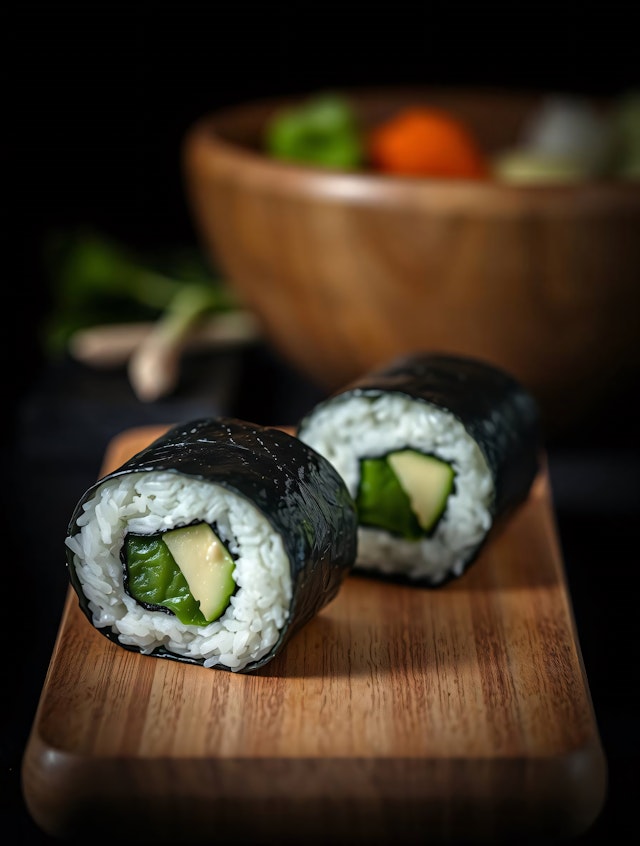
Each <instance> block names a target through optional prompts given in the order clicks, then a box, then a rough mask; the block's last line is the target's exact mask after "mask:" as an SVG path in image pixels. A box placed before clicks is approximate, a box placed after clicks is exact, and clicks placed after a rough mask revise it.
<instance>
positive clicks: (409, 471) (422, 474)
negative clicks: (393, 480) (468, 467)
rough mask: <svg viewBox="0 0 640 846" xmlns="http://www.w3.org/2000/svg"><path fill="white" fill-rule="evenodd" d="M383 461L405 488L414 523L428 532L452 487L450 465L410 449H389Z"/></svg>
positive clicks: (439, 514)
mask: <svg viewBox="0 0 640 846" xmlns="http://www.w3.org/2000/svg"><path fill="white" fill-rule="evenodd" d="M387 461H388V462H389V464H390V466H391V469H392V470H393V472H394V473H395V474H396V477H397V478H398V481H399V482H400V485H401V486H402V488H403V490H404V491H406V494H407V496H408V497H409V500H410V502H411V509H412V511H413V513H414V514H415V515H416V517H417V519H418V523H420V526H421V527H422V529H423V530H424V531H425V532H430V531H431V530H432V529H433V528H434V527H435V524H436V523H437V522H438V520H439V519H440V517H442V514H443V513H444V510H445V508H446V507H447V499H448V498H449V495H450V494H451V492H452V491H453V480H454V477H455V473H454V472H453V467H452V466H451V465H450V464H448V463H447V462H446V461H441V460H440V459H439V458H436V457H435V456H433V455H424V454H423V453H421V452H415V451H414V450H412V449H406V450H402V451H401V452H393V453H390V454H389V455H388V456H387Z"/></svg>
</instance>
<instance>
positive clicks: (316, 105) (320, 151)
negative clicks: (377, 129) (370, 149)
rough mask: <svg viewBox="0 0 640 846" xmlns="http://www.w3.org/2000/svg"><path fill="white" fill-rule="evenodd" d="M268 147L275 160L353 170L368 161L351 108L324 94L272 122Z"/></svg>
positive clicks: (276, 117) (279, 114)
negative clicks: (364, 160) (365, 158)
mask: <svg viewBox="0 0 640 846" xmlns="http://www.w3.org/2000/svg"><path fill="white" fill-rule="evenodd" d="M265 144H266V146H267V149H268V150H269V152H270V154H271V155H272V156H273V157H274V158H278V159H283V160H286V161H294V162H303V163H306V164H313V165H318V166H324V167H335V168H344V169H351V168H357V167H359V166H360V165H361V164H362V162H363V159H364V146H363V143H362V139H361V137H360V130H359V128H358V126H357V122H356V120H355V116H354V113H353V111H352V109H351V106H350V105H349V103H348V102H347V100H345V99H344V98H342V97H339V96H337V95H333V94H330V93H328V94H321V95H318V96H317V97H313V98H311V99H309V100H307V101H305V102H303V103H301V104H299V105H297V106H292V107H291V108H287V109H282V110H281V111H278V113H277V114H276V115H274V116H273V118H272V119H271V121H270V123H269V125H268V127H267V132H266V137H265Z"/></svg>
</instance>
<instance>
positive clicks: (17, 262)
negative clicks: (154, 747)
mask: <svg viewBox="0 0 640 846" xmlns="http://www.w3.org/2000/svg"><path fill="white" fill-rule="evenodd" d="M205 9H206V11H204V10H205ZM631 9H632V6H631V5H627V4H623V3H607V4H598V6H597V7H596V10H586V9H585V7H584V6H583V4H580V3H561V2H557V3H538V4H534V3H531V2H526V3H518V4H491V3H489V4H487V3H480V2H478V3H453V2H452V3H449V4H439V3H438V4H436V3H420V2H417V3H413V4H404V3H395V2H392V3H385V4H382V3H380V4H377V3H376V4H374V3H369V4H354V3H335V4H334V3H322V4H296V5H294V4H268V3H256V4H251V3H235V4H231V3H219V2H218V3H215V2H213V3H210V4H200V5H198V4H189V3H180V4H178V3H174V4H166V3H165V4H163V3H143V4H135V3H131V4H118V3H110V4H100V3H91V4H89V3H85V4H71V3H57V4H56V3H47V4H44V3H43V4H29V3H20V4H6V5H5V8H4V11H3V12H2V18H3V20H2V28H3V36H4V37H3V42H4V44H3V49H2V63H3V83H4V85H3V98H2V101H1V106H0V109H1V111H2V117H3V121H2V127H3V128H2V129H1V130H0V140H1V143H2V164H3V178H2V182H3V184H4V186H5V187H4V189H3V190H2V196H3V199H4V202H3V207H2V234H3V242H4V247H3V258H4V270H5V277H4V279H3V280H2V288H3V291H4V294H5V296H4V309H3V313H4V315H5V326H4V331H3V333H2V334H3V375H4V379H3V387H4V391H5V396H7V395H8V402H7V400H5V403H6V404H5V408H8V412H5V413H4V414H3V415H2V419H3V435H2V446H3V465H5V464H6V465H7V466H12V467H14V469H15V472H16V475H17V476H20V474H21V467H20V466H15V465H16V461H15V456H16V455H17V456H21V455H22V452H21V450H24V444H22V443H21V442H20V435H21V434H22V433H21V431H20V429H21V426H22V420H23V416H22V409H24V407H25V404H26V405H27V407H29V408H31V407H32V405H33V404H34V403H35V404H36V406H37V404H38V401H40V402H41V403H43V402H44V401H45V400H44V399H42V395H43V393H44V394H45V395H46V392H47V390H49V391H53V393H54V394H55V391H56V387H55V385H54V387H53V388H51V386H49V387H48V388H45V389H44V390H43V388H42V387H41V379H42V377H43V373H46V372H47V362H46V360H45V358H44V355H43V353H42V349H41V345H40V337H39V332H40V325H41V322H42V319H43V318H44V317H45V316H46V314H47V310H48V308H49V307H50V301H51V290H50V280H49V279H48V277H47V274H46V272H45V268H44V265H43V256H42V247H43V240H44V238H45V237H46V236H47V234H48V233H50V232H51V231H52V230H54V229H56V228H60V227H62V228H68V227H74V226H77V225H78V224H90V225H92V226H94V227H95V228H97V229H99V230H101V231H103V232H105V233H109V234H112V235H113V236H114V237H116V238H117V239H118V240H120V241H122V242H123V243H125V244H129V245H131V246H133V247H136V248H147V247H153V246H155V245H158V244H166V243H171V244H177V245H179V244H183V243H184V244H193V243H195V235H194V231H193V228H192V223H191V220H190V217H189V214H188V211H187V209H186V206H185V202H184V197H183V191H182V182H181V171H180V146H181V140H182V138H183V136H184V133H185V131H186V130H187V128H188V127H189V126H190V125H191V123H192V122H193V121H195V120H196V119H197V118H198V117H199V116H201V115H202V114H204V113H205V112H207V111H210V110H212V109H215V108H218V107H221V106H224V105H231V104H235V103H238V102H242V101H245V100H250V99H255V98H259V97H269V96H275V95H281V94H297V93H305V92H312V91H316V90H320V89H324V90H326V89H329V88H332V87H340V86H349V87H354V86H366V85H392V84H396V83H397V84H401V83H409V84H427V85H431V84H434V85H454V86H455V85H480V86H493V87H506V88H516V89H517V88H520V89H533V90H553V91H563V92H567V93H577V94H579V93H585V94H594V95H604V96H607V95H615V94H617V93H619V92H621V91H624V90H626V89H628V88H630V87H632V86H634V87H635V86H638V84H639V83H640V78H639V76H638V55H639V52H640V51H639V50H638V43H637V40H636V38H637V24H636V21H635V20H634V18H633V16H632V12H631ZM639 237H640V233H639ZM639 282H640V280H639ZM281 364H282V363H280V362H274V361H272V360H271V359H270V357H269V352H268V351H263V356H262V358H261V359H260V361H259V362H255V361H254V362H253V365H254V366H258V367H259V368H262V370H261V372H262V373H263V374H265V373H266V374H267V375H269V374H273V373H276V372H277V373H278V375H279V376H280V375H281V371H280V370H278V368H279V367H280V366H281ZM270 368H271V369H270ZM286 375H287V378H288V380H289V381H286V380H285V382H284V383H283V382H282V381H281V380H280V381H279V384H280V385H282V384H285V385H290V386H292V387H293V388H299V389H300V390H301V391H304V390H305V389H306V388H307V386H306V385H304V384H302V383H300V382H299V381H297V377H296V375H295V374H289V373H287V374H286ZM85 387H87V386H85ZM87 390H91V387H87ZM281 390H282V389H281ZM56 396H57V397H58V400H59V399H60V396H59V395H56ZM34 397H35V399H34ZM279 400H282V402H281V403H280V404H279ZM301 401H302V400H301ZM54 406H55V403H54ZM632 409H633V407H632V405H631V404H630V402H629V398H628V396H626V395H625V396H624V397H622V398H621V402H620V406H619V407H616V408H615V409H613V410H612V411H611V412H607V414H604V413H603V415H602V417H600V418H598V420H596V421H593V420H589V421H585V425H584V427H581V428H579V429H576V431H575V432H571V433H568V435H567V437H566V441H562V442H560V443H558V444H557V445H556V444H555V443H552V444H550V449H551V450H552V457H553V459H554V461H553V464H552V472H553V481H554V484H555V493H556V497H557V501H558V508H559V526H560V533H561V539H562V543H563V547H564V551H565V559H566V564H567V571H568V576H569V580H570V586H571V591H572V597H573V601H574V605H575V612H576V619H577V624H578V630H579V634H580V639H581V644H582V648H583V652H584V656H585V664H586V668H587V672H588V675H589V680H590V684H591V689H592V693H593V696H594V704H595V707H596V714H597V717H598V720H599V723H600V728H601V732H602V735H603V742H604V744H605V749H606V752H607V755H608V758H609V764H610V779H611V781H610V797H609V801H608V804H607V807H606V809H605V813H604V814H603V816H602V819H601V820H599V821H598V823H597V825H596V826H595V827H594V830H593V831H592V832H589V833H588V834H587V835H585V837H583V838H581V842H584V843H596V842H597V843H601V842H605V840H606V841H607V842H610V840H609V839H610V838H611V837H614V838H617V842H622V841H623V840H624V838H625V837H626V834H627V833H628V831H629V829H630V826H631V819H632V812H631V808H632V806H633V802H634V798H635V797H634V793H633V784H634V783H635V784H636V785H637V783H638V778H637V762H638V730H637V726H636V724H635V723H636V718H637V713H638V698H637V694H634V695H633V696H632V687H633V683H634V681H635V683H636V684H637V667H638V655H637V648H636V646H635V644H636V641H637V637H636V631H635V625H634V617H635V595H634V593H633V591H632V590H630V589H629V587H628V585H629V584H632V583H633V574H634V570H635V569H636V568H637V566H638V561H637V552H636V550H637V542H636V539H635V525H636V519H637V511H636V506H637V498H636V499H635V501H632V500H633V499H634V498H635V497H637V490H638V488H637V477H636V473H635V471H636V469H637V464H634V463H633V461H631V462H630V461H629V456H630V455H631V453H632V452H635V438H636V432H637V423H638V416H637V413H635V414H634V413H633V410H632ZM241 410H242V411H247V413H253V412H254V411H255V413H256V414H258V413H261V414H263V415H264V416H265V419H264V420H261V421H260V422H271V421H272V420H273V419H283V420H284V419H289V418H288V417H287V416H286V415H287V414H289V413H290V412H291V409H290V408H288V407H286V404H285V402H284V400H283V399H282V393H281V394H280V395H278V394H275V395H272V397H271V406H270V407H269V408H268V409H267V408H262V409H261V411H260V412H258V411H257V409H256V408H255V406H254V407H252V408H251V409H247V408H242V409H241ZM158 413H159V414H160V415H161V414H162V413H163V409H160V410H159V412H158ZM58 414H59V415H60V414H61V412H60V411H59V409H58ZM612 415H613V419H614V421H620V420H622V423H623V425H622V426H621V431H618V424H617V423H616V425H615V426H612V425H611V423H612ZM603 421H604V422H603ZM56 422H57V425H58V427H59V428H58V431H59V435H58V441H59V442H58V449H59V452H60V454H61V455H64V453H65V450H67V451H68V452H71V451H72V450H71V443H70V441H68V440H66V439H67V438H70V437H71V435H70V434H69V433H68V432H65V429H64V426H63V425H62V424H61V423H60V419H58V418H56V417H55V414H53V413H52V427H53V431H54V434H55V432H56V429H55V426H54V425H53V424H54V423H56ZM63 422H64V421H63ZM94 422H95V421H94ZM135 422H137V421H135ZM605 426H608V427H609V428H605ZM103 431H105V430H103ZM604 433H606V434H604ZM603 438H604V439H606V440H607V442H608V443H609V444H611V443H612V442H613V443H616V444H618V445H619V446H620V448H621V449H620V451H619V452H618V453H616V454H615V455H613V459H612V460H610V459H611V456H612V453H611V452H610V451H609V452H607V453H606V456H605V458H604V459H602V456H601V453H600V452H599V451H598V450H597V449H596V451H595V452H594V451H593V449H592V447H593V445H594V444H596V445H597V447H598V448H599V447H601V446H602V441H603ZM567 443H569V448H568V449H567V448H566V447H567ZM16 445H17V446H16ZM556 447H557V449H556ZM580 449H583V451H584V452H583V453H580V454H578V451H579V450H580ZM582 455H584V456H587V457H588V458H590V459H593V460H591V461H590V462H589V461H588V460H587V461H586V463H584V462H583V463H582V464H580V463H579V461H578V458H579V457H580V456H582ZM594 456H595V458H594ZM101 458H102V454H101V451H100V450H98V451H96V452H95V459H94V460H95V466H93V465H91V464H90V463H89V464H88V465H84V466H83V468H82V473H85V474H86V476H87V478H84V477H83V476H82V474H80V473H79V474H78V475H77V476H76V477H72V478H71V479H70V480H68V481H69V484H70V485H75V486H76V487H75V494H77V495H79V494H80V493H81V489H83V487H84V482H85V481H86V482H87V484H88V483H89V482H91V481H92V480H93V475H92V474H94V473H95V471H96V470H97V466H98V464H99V462H100V460H101ZM38 462H40V465H39V464H38ZM32 463H33V467H34V468H35V470H34V469H31V470H30V472H35V474H36V487H38V489H39V490H40V491H42V492H44V493H45V495H46V494H48V495H50V496H53V497H56V496H57V491H56V490H53V491H47V490H46V484H45V482H46V479H47V478H48V477H47V476H46V474H44V471H43V478H41V479H40V484H38V483H37V482H38V476H37V473H38V467H40V468H41V467H42V459H41V457H39V456H38V455H37V454H36V455H35V458H34V459H33V462H32ZM585 468H586V469H585ZM594 468H596V472H595V478H594ZM567 470H569V471H571V472H565V471H567ZM573 471H576V472H573ZM581 473H582V475H581ZM52 478H53V474H52ZM600 489H605V490H607V494H608V495H607V496H603V497H602V498H601V499H600V500H599V499H598V490H600ZM589 493H591V494H594V495H593V496H589V495H588V494H589ZM69 495H70V496H71V493H69ZM11 498H12V497H11V493H10V487H9V490H8V489H7V485H5V487H4V491H3V513H4V514H5V515H9V523H10V524H11V514H12V511H11V506H12V505H13V506H14V507H15V503H12V502H11V501H10V500H11ZM5 500H7V501H5ZM74 501H75V500H74ZM17 525H18V526H20V525H21V524H20V523H18V524H17ZM11 528H12V526H11V525H10V526H9V529H10V530H11ZM14 534H16V533H15V532H14ZM61 536H62V535H61V534H60V536H58V535H57V534H55V530H54V531H50V532H49V533H48V534H47V533H46V531H45V529H43V530H42V534H41V536H38V533H37V532H35V533H34V537H31V538H29V542H30V543H31V544H33V543H35V544H36V545H37V544H40V545H41V552H42V551H43V550H44V551H45V552H46V553H47V556H48V547H49V545H50V546H51V549H52V550H55V549H57V545H58V542H59V541H60V537H61ZM14 540H15V538H14ZM18 540H21V539H18ZM60 542H61V541H60ZM18 546H19V545H18V544H17V543H16V544H15V547H16V548H17V547H18ZM7 548H10V549H13V548H14V545H13V544H12V545H9V544H7V546H6V547H5V552H6V549H7ZM14 554H15V555H17V557H16V558H15V560H9V561H5V566H7V567H9V568H10V570H11V572H14V573H15V572H17V573H18V577H17V584H18V586H19V588H22V589H23V590H24V586H25V585H29V586H30V589H34V585H35V589H36V590H40V591H45V590H52V600H51V602H52V606H53V613H52V614H51V615H50V618H48V619H47V620H46V622H44V621H41V622H40V623H38V621H37V620H35V621H34V620H33V619H31V620H30V624H32V625H35V629H34V631H35V633H36V634H35V635H33V636H32V639H31V641H29V645H30V650H31V651H30V653H29V658H28V660H26V661H25V660H23V658H22V657H20V658H19V660H16V653H15V651H14V652H13V653H12V655H13V658H14V664H15V666H16V669H15V672H16V675H15V676H11V674H9V678H10V682H9V684H8V685H5V693H4V694H3V697H2V698H3V700H4V701H3V707H4V706H8V710H7V714H6V716H5V726H6V727H7V728H8V730H7V731H6V732H5V733H4V735H3V747H2V751H3V763H2V779H3V780H4V779H7V787H6V788H5V789H2V807H3V811H2V822H4V821H5V819H6V820H7V822H12V823H13V824H14V825H16V826H17V831H18V832H19V834H18V839H17V840H16V841H15V842H19V843H47V842H52V841H51V839H50V838H46V837H45V836H44V835H42V834H41V833H40V832H38V830H37V829H36V827H35V826H34V825H33V824H32V823H31V821H30V819H29V818H28V816H27V814H26V812H25V810H24V808H23V806H22V802H21V797H20V789H19V766H20V758H21V754H22V749H23V747H24V743H25V742H26V736H27V732H28V730H29V727H30V725H31V721H32V718H33V713H34V709H35V707H36V704H37V698H38V695H39V691H40V689H41V686H42V682H43V680H44V674H45V672H46V667H47V662H48V659H49V656H50V654H51V648H52V646H53V640H54V638H55V633H56V629H57V622H58V621H59V615H60V611H61V603H62V598H63V593H62V586H61V578H60V575H59V574H58V575H52V574H48V575H46V574H42V573H36V574H35V576H34V575H33V574H32V575H31V576H30V577H26V576H23V575H22V574H21V570H20V568H21V567H26V566H28V557H27V556H25V555H24V554H23V553H22V552H20V553H14ZM40 557H41V558H42V557H43V556H42V555H41V556H40ZM45 557H46V556H45ZM52 558H54V559H55V553H52ZM586 561H588V562H589V564H588V566H587V565H586V564H585V562H586ZM54 566H55V565H54ZM56 572H57V571H56ZM10 604H11V606H12V608H11V609H9V611H11V610H13V611H14V612H15V611H16V607H17V608H19V609H20V611H19V613H17V614H16V615H15V620H18V621H19V624H22V625H23V624H24V617H25V616H29V615H28V614H27V613H26V612H25V602H24V597H23V598H22V599H20V600H15V599H12V601H11V603H10ZM36 607H37V606H36ZM5 610H6V609H5ZM11 620H12V616H11V614H10V616H9V625H10V626H11V625H12V623H11ZM10 657H11V656H10ZM621 674H622V675H621ZM634 677H635V679H634ZM6 691H8V695H7V692H6ZM5 759H6V763H5ZM613 842H615V840H614V841H613Z"/></svg>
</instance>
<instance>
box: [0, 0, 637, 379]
mask: <svg viewBox="0 0 640 846" xmlns="http://www.w3.org/2000/svg"><path fill="white" fill-rule="evenodd" d="M7 5H8V6H9V8H8V10H7ZM631 8H632V5H631V4H630V5H629V6H628V7H627V5H626V4H622V3H607V4H598V7H597V8H596V10H595V11H594V10H587V9H586V4H582V3H573V2H572V3H563V2H555V3H547V2H539V3H533V2H530V0H527V1H526V2H520V3H511V4H503V3H481V2H458V3H455V2H450V3H446V4H443V3H435V2H420V1H419V0H418V2H414V3H402V2H385V3H374V2H371V3H348V2H342V3H329V2H324V3H307V4H305V3H296V4H293V3H274V4H270V3H266V2H263V3H246V2H236V3H230V2H229V3H227V2H210V3H206V4H205V3H202V4H192V3H188V2H184V3H161V2H156V3H115V2H112V3H108V4H104V3H69V2H62V3H55V2H50V3H40V4H30V3H28V2H25V3H14V4H5V11H4V12H3V20H4V25H3V29H4V39H3V41H4V46H3V50H2V54H3V59H2V61H3V64H4V68H5V70H4V75H3V76H4V96H3V105H2V112H3V118H4V119H3V125H4V128H3V130H2V132H1V134H0V137H1V140H2V147H3V156H2V160H3V170H4V174H3V175H4V180H5V185H7V184H8V186H9V190H8V192H3V193H4V197H5V208H4V210H3V216H4V218H5V225H4V226H3V227H2V229H3V236H4V238H5V240H6V246H5V250H4V259H5V268H6V269H7V276H6V278H5V280H4V288H5V290H6V291H7V292H8V293H10V295H11V301H12V306H11V308H12V314H13V315H14V316H15V317H16V318H17V319H15V320H12V321H11V325H12V331H11V333H10V336H15V337H14V345H15V344H16V343H17V345H18V347H19V349H20V350H21V352H22V361H23V368H22V370H21V378H20V379H19V380H15V381H16V383H17V384H16V388H15V390H16V391H18V392H20V391H22V390H23V389H25V388H26V387H27V386H28V384H29V381H30V378H31V376H32V375H33V373H34V372H35V371H36V369H37V367H38V366H39V346H38V342H37V340H36V332H35V329H36V326H37V324H38V321H39V320H40V319H41V317H42V314H43V313H44V312H45V311H46V309H47V307H48V295H49V291H48V283H47V280H46V278H45V276H44V273H43V268H42V259H41V252H40V251H41V246H42V237H43V235H44V234H45V233H46V232H47V231H49V230H50V229H51V228H53V227H57V226H72V225H76V224H78V223H89V224H91V225H94V226H95V227H96V228H99V229H102V230H104V231H107V232H111V233H113V234H114V235H115V236H117V237H118V238H119V239H121V240H123V241H125V242H129V243H131V244H133V245H146V244H154V243H163V242H166V241H170V242H177V243H180V242H183V241H191V240H192V239H193V237H194V236H193V232H192V228H191V221H190V219H189V216H188V214H187V211H186V209H185V204H184V199H183V193H182V184H181V175H180V165H179V153H180V143H181V139H182V136H183V134H184V132H185V130H186V128H187V127H188V126H189V125H190V123H191V122H192V121H194V120H195V119H196V118H197V117H198V116H200V115H201V114H203V113H204V112H206V111H208V110H210V109H214V108H217V107H219V106H223V105H228V104H233V103H236V102H241V101H243V100H248V99H253V98H256V97H263V96H272V95H280V94H296V93H303V92H305V91H313V90H318V89H327V88H330V87H338V86H360V85H370V84H371V85H386V84H395V83H416V84H444V85H466V84H472V85H488V86H502V87H513V88H528V89H531V88H533V89H547V90H558V91H567V92H575V93H581V92H584V93H594V94H605V95H606V94H611V93H613V94H615V93H617V92H619V91H621V90H624V89H626V88H629V87H630V86H631V85H634V84H637V82H638V78H637V74H638V67H637V65H638V62H637V54H638V51H637V45H636V42H635V23H634V20H633V15H632V13H631V11H630V10H631ZM634 76H635V77H636V78H634ZM3 348H4V349H5V350H7V351H8V350H9V349H13V348H14V347H12V345H11V344H7V343H6V341H5V344H3ZM11 355H13V352H12V353H11ZM9 363H10V362H9V361H7V364H9ZM10 381H11V380H10Z"/></svg>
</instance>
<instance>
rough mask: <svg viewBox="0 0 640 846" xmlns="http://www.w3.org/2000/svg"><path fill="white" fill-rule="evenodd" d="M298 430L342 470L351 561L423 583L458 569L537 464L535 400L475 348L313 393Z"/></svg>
mask: <svg viewBox="0 0 640 846" xmlns="http://www.w3.org/2000/svg"><path fill="white" fill-rule="evenodd" d="M297 434H298V437H299V438H300V439H301V440H303V441H304V442H305V443H307V444H309V445H310V446H312V447H313V448H314V449H316V450H317V451H318V452H320V453H321V454H322V455H324V456H325V457H326V458H327V459H328V460H329V461H330V462H331V463H332V464H333V465H334V467H335V468H336V470H337V471H338V473H339V474H340V475H341V476H342V478H343V479H344V481H345V484H346V485H347V488H348V489H349V492H350V494H351V496H352V497H353V498H354V500H355V502H356V505H357V510H358V517H359V530H358V556H357V561H356V564H355V567H356V569H360V570H368V571H374V572H378V573H382V574H385V575H390V576H396V577H397V576H400V577H405V578H407V579H410V580H415V581H418V580H419V581H421V582H424V583H427V584H430V585H438V584H442V583H443V582H445V581H448V580H450V579H452V578H455V577H458V576H460V575H461V574H462V573H463V572H464V570H465V569H466V568H467V566H468V565H469V564H470V563H471V561H473V560H474V559H475V558H476V557H477V555H478V552H479V551H480V548H481V547H482V545H483V544H484V542H485V540H486V538H487V535H488V533H489V532H490V530H491V528H492V527H493V525H494V523H495V522H496V520H497V518H498V517H499V516H501V515H503V514H505V513H506V512H507V511H508V510H509V509H510V508H512V507H513V506H514V505H515V504H517V503H518V502H520V501H522V500H523V499H524V498H525V497H526V495H527V493H528V491H529V488H530V486H531V484H532V482H533V479H534V478H535V475H536V473H537V469H538V451H539V443H538V410H537V406H536V403H535V402H534V400H533V399H532V398H531V397H530V396H529V394H528V393H527V392H526V391H525V390H524V389H523V388H522V387H521V386H520V385H519V384H518V383H517V382H516V381H515V380H514V379H513V378H512V377H511V376H509V375H508V374H506V373H504V372H503V371H501V370H498V369H497V368H494V367H493V366H491V365H489V364H486V363H484V362H480V361H477V360H475V359H468V358H462V357H457V356H446V355H436V354H432V355H429V354H423V355H417V356H412V357H404V358H402V359H400V360H398V361H396V362H394V363H392V364H391V365H389V367H387V368H384V369H381V370H379V371H377V372H374V373H372V374H369V375H366V376H364V377H362V378H361V379H359V380H357V381H356V382H354V383H353V384H351V385H350V386H347V387H346V388H345V389H344V390H342V391H340V392H338V393H337V394H335V395H334V396H332V397H330V398H329V399H327V400H325V401H324V402H321V403H320V404H319V405H318V406H316V408H314V409H312V411H311V412H310V413H309V414H308V415H307V416H306V417H305V418H304V419H303V420H302V421H301V422H300V424H299V426H298V432H297Z"/></svg>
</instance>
